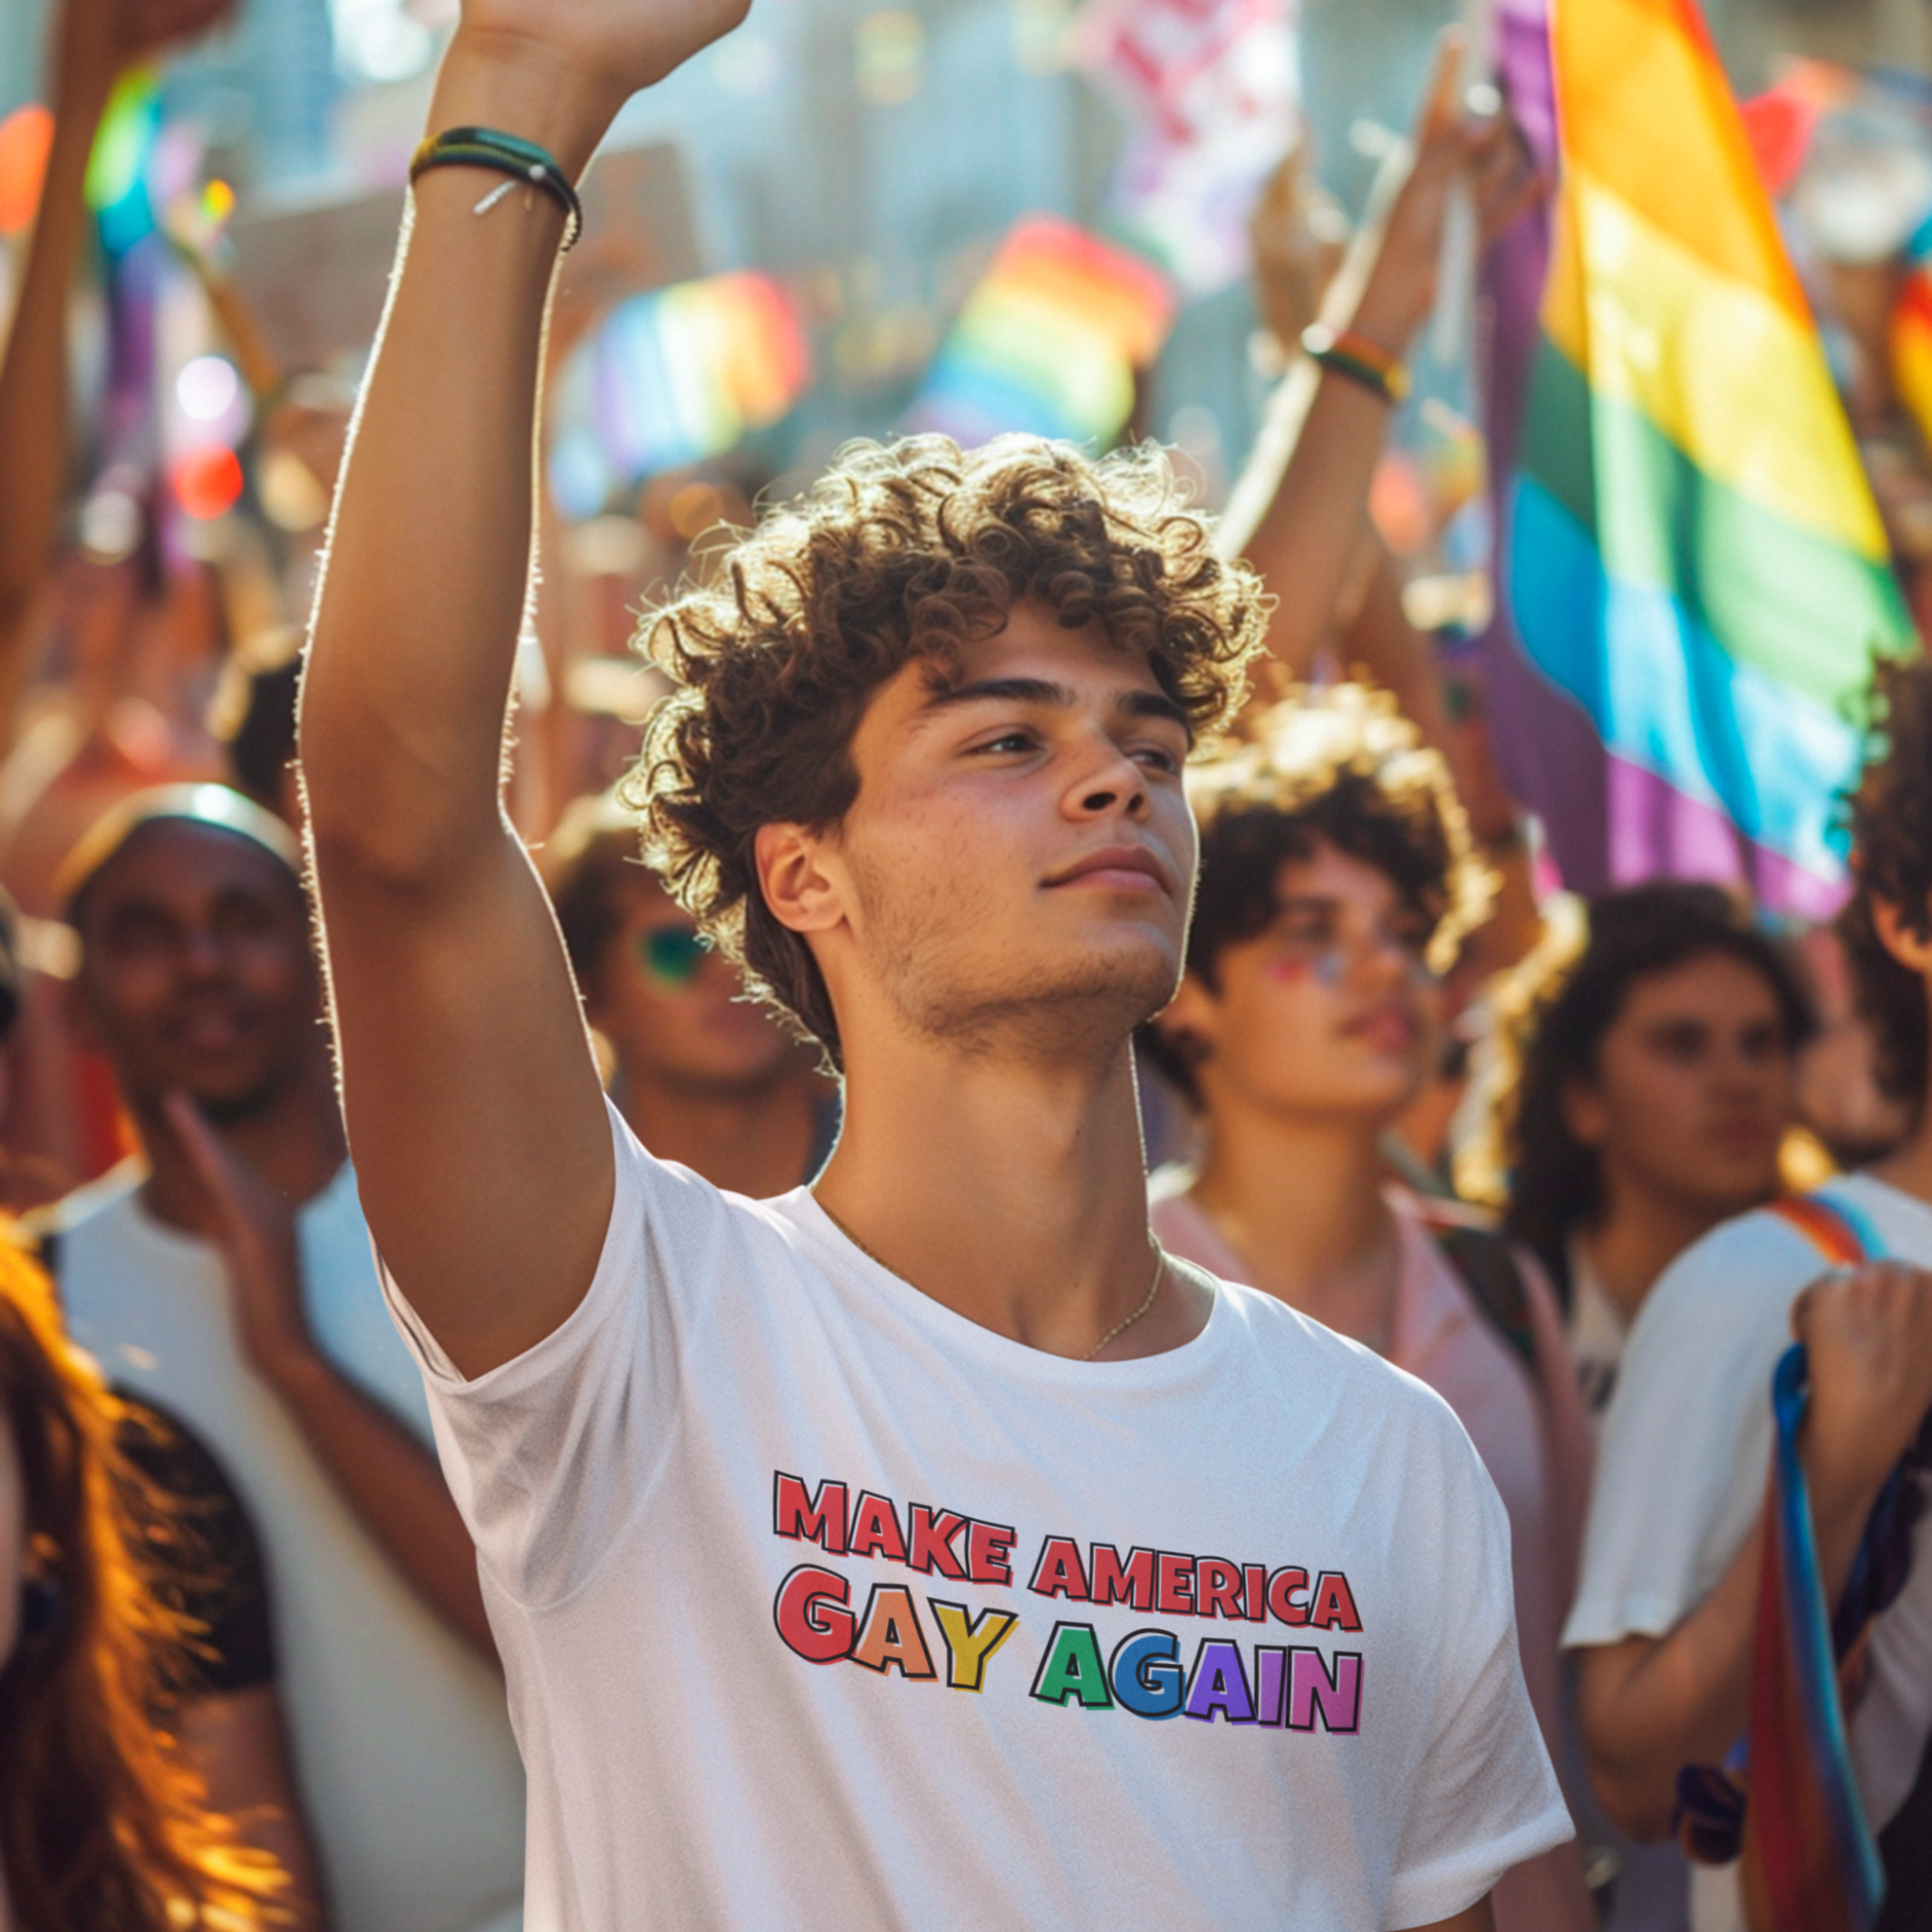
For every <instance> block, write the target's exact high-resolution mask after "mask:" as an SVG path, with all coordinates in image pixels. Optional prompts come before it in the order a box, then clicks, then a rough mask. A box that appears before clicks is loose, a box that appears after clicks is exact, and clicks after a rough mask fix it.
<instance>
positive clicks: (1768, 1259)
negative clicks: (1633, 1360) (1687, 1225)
mask: <svg viewBox="0 0 1932 1932" xmlns="http://www.w3.org/2000/svg"><path fill="white" fill-rule="evenodd" d="M1831 1265H1832V1264H1831V1261H1830V1259H1829V1258H1828V1257H1827V1256H1826V1255H1824V1254H1823V1253H1822V1252H1820V1250H1819V1249H1818V1247H1817V1246H1816V1245H1815V1244H1814V1243H1813V1242H1812V1241H1811V1240H1809V1239H1808V1238H1807V1237H1806V1236H1805V1235H1804V1234H1803V1233H1801V1232H1800V1231H1799V1229H1798V1228H1796V1227H1794V1226H1793V1225H1792V1223H1791V1222H1790V1221H1788V1220H1786V1219H1785V1218H1784V1216H1783V1215H1781V1214H1778V1213H1775V1212H1773V1211H1772V1210H1771V1209H1770V1208H1768V1207H1759V1208H1754V1209H1752V1210H1751V1212H1749V1213H1748V1214H1739V1215H1737V1216H1736V1217H1735V1218H1734V1219H1732V1220H1728V1221H1725V1222H1723V1223H1722V1224H1721V1225H1719V1226H1718V1227H1715V1228H1713V1229H1712V1230H1711V1232H1710V1233H1709V1234H1707V1235H1705V1236H1704V1237H1703V1238H1702V1239H1701V1240H1698V1241H1695V1242H1693V1243H1692V1244H1691V1246H1690V1247H1688V1248H1686V1249H1685V1250H1684V1252H1683V1253H1682V1254H1681V1255H1679V1256H1678V1257H1677V1259H1676V1260H1675V1261H1673V1262H1672V1263H1671V1265H1670V1266H1669V1267H1668V1268H1666V1269H1665V1270H1664V1272H1663V1274H1662V1275H1661V1276H1659V1278H1658V1280H1657V1285H1656V1286H1655V1287H1654V1288H1653V1289H1652V1290H1651V1291H1650V1293H1649V1295H1648V1296H1647V1297H1646V1298H1645V1299H1644V1304H1643V1307H1642V1308H1641V1309H1640V1310H1639V1311H1638V1314H1637V1319H1636V1322H1635V1324H1634V1326H1633V1327H1632V1329H1631V1334H1630V1341H1631V1347H1632V1349H1633V1350H1634V1349H1636V1348H1637V1347H1638V1346H1639V1344H1640V1343H1645V1342H1647V1343H1648V1345H1650V1346H1655V1345H1656V1344H1657V1343H1658V1342H1659V1341H1661V1340H1662V1339H1664V1338H1666V1337H1671V1338H1676V1337H1679V1336H1682V1337H1684V1338H1685V1339H1687V1340H1688V1339H1691V1338H1694V1337H1695V1338H1699V1339H1702V1338H1703V1337H1706V1336H1709V1337H1712V1338H1714V1339H1716V1340H1718V1341H1720V1342H1722V1341H1723V1340H1724V1338H1725V1337H1732V1336H1735V1337H1742V1336H1744V1335H1747V1334H1750V1333H1752V1332H1754V1331H1755V1330H1757V1329H1759V1328H1764V1327H1770V1328H1775V1329H1776V1330H1778V1332H1780V1333H1782V1330H1783V1323H1784V1317H1785V1314H1786V1312H1787V1311H1788V1310H1789V1308H1790V1306H1791V1303H1792V1301H1793V1300H1794V1299H1795V1298H1796V1296H1797V1294H1798V1291H1799V1290H1800V1289H1802V1288H1803V1287H1804V1286H1805V1284H1806V1283H1807V1282H1811V1281H1814V1280H1816V1279H1817V1277H1818V1276H1820V1275H1822V1274H1823V1273H1824V1272H1825V1271H1826V1269H1828V1268H1829V1267H1830V1266H1831Z"/></svg>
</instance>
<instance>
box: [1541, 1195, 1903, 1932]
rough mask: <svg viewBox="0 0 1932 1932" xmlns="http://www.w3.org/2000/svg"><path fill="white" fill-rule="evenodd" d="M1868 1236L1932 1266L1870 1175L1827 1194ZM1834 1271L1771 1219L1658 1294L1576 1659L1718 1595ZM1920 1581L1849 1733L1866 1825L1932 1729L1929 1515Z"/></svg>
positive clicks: (1622, 1414) (1719, 1904) (1627, 1377)
mask: <svg viewBox="0 0 1932 1932" xmlns="http://www.w3.org/2000/svg"><path fill="white" fill-rule="evenodd" d="M1822 1192H1823V1194H1824V1197H1825V1199H1826V1200H1827V1201H1830V1202H1834V1203H1836V1204H1837V1205H1839V1206H1841V1207H1842V1208H1843V1209H1844V1210H1845V1211H1846V1213H1847V1214H1848V1216H1849V1217H1850V1218H1851V1219H1852V1221H1853V1222H1854V1224H1855V1225H1857V1226H1859V1227H1861V1228H1862V1229H1863V1230H1865V1231H1866V1232H1867V1234H1868V1241H1869V1246H1870V1249H1871V1251H1872V1253H1873V1258H1874V1259H1876V1258H1877V1257H1879V1256H1881V1255H1882V1256H1890V1257H1894V1258H1896V1259H1898V1260H1901V1261H1909V1262H1913V1263H1916V1264H1917V1265H1919V1266H1920V1267H1932V1207H1928V1206H1927V1205H1926V1204H1925V1203H1924V1202H1923V1201H1921V1200H1917V1199H1915V1198H1914V1197H1913V1196H1912V1195H1910V1194H1906V1193H1902V1192H1900V1191H1899V1189H1897V1188H1896V1187H1890V1186H1887V1185H1886V1184H1885V1183H1884V1182H1883V1181H1880V1180H1874V1179H1873V1178H1872V1177H1871V1176H1870V1175H1869V1174H1855V1175H1852V1176H1851V1177H1849V1178H1847V1179H1844V1180H1839V1181H1834V1182H1833V1183H1832V1184H1831V1185H1829V1186H1827V1187H1826V1188H1824V1189H1822ZM1828 1266H1829V1264H1828V1263H1827V1261H1826V1260H1825V1258H1824V1257H1823V1256H1822V1255H1821V1254H1820V1253H1819V1251H1818V1249H1817V1247H1816V1246H1814V1245H1813V1243H1812V1242H1810V1241H1809V1240H1807V1239H1806V1238H1805V1236H1804V1235H1802V1234H1800V1233H1799V1232H1798V1230H1797V1229H1796V1228H1794V1227H1793V1226H1792V1225H1791V1224H1790V1223H1789V1222H1788V1221H1786V1220H1785V1219H1783V1217H1782V1216H1780V1215H1776V1214H1771V1213H1766V1212H1762V1211H1760V1212H1757V1213H1753V1214H1746V1215H1743V1216H1741V1217H1740V1218H1738V1219H1737V1220H1734V1221H1726V1222H1725V1225H1724V1226H1723V1227H1721V1228H1718V1229H1716V1230H1714V1231H1713V1232H1712V1233H1711V1234H1708V1235H1707V1236H1705V1238H1704V1239H1703V1240H1702V1241H1700V1242H1698V1243H1697V1244H1696V1245H1695V1246H1694V1247H1691V1248H1689V1249H1687V1250H1686V1251H1685V1252H1684V1253H1683V1254H1682V1255H1680V1256H1679V1257H1678V1259H1677V1260H1676V1261H1675V1262H1674V1263H1672V1265H1671V1266H1670V1268H1669V1269H1668V1270H1667V1271H1666V1272H1665V1274H1664V1276H1663V1277H1662V1279H1661V1280H1660V1281H1659V1282H1658V1283H1657V1286H1656V1287H1655V1288H1654V1289H1652V1290H1651V1292H1650V1295H1649V1297H1648V1299H1647V1300H1646V1301H1645V1303H1644V1305H1643V1308H1642V1310H1641V1311H1640V1312H1639V1313H1638V1315H1637V1319H1636V1322H1635V1324H1634V1325H1633V1327H1632V1328H1631V1331H1630V1342H1629V1347H1628V1349H1627V1351H1626V1352H1625V1355H1624V1358H1623V1366H1622V1370H1621V1372H1620V1373H1619V1375H1618V1377H1617V1383H1616V1389H1615V1392H1614V1394H1613V1395H1612V1396H1611V1398H1610V1406H1609V1410H1608V1413H1607V1414H1606V1415H1605V1417H1604V1420H1603V1436H1602V1441H1601V1444H1600V1446H1599V1448H1598V1449H1597V1460H1596V1486H1595V1489H1594V1492H1593V1493H1592V1495H1591V1498H1590V1509H1589V1527H1588V1531H1587V1536H1586V1539H1585V1545H1584V1567H1583V1583H1582V1586H1581V1587H1580V1589H1579V1591H1578V1595H1577V1601H1576V1604H1575V1606H1574V1607H1573V1608H1572V1610H1571V1612H1570V1620H1569V1622H1568V1623H1567V1624H1566V1625H1565V1627H1564V1633H1563V1640H1564V1642H1565V1644H1566V1645H1568V1646H1572V1647H1575V1646H1580V1645H1596V1644H1607V1643H1616V1642H1618V1641H1619V1640H1620V1639H1622V1638H1624V1637H1627V1636H1633V1635H1640V1636H1649V1637H1656V1636H1662V1635H1664V1634H1665V1633H1666V1632H1667V1631H1669V1630H1670V1629H1672V1628H1673V1627H1674V1626H1675V1625H1676V1624H1677V1623H1678V1622H1679V1621H1681V1620H1682V1618H1683V1617H1684V1616H1685V1615H1686V1614H1688V1613H1689V1612H1690V1611H1691V1610H1693V1609H1695V1608H1696V1606H1697V1605H1698V1604H1699V1603H1701V1602H1702V1601H1703V1600H1704V1598H1705V1597H1706V1596H1707V1595H1709V1594H1710V1592H1711V1590H1712V1588H1713V1587H1715V1586H1716V1584H1717V1582H1718V1580H1719V1579H1720V1578H1721V1577H1722V1576H1723V1575H1724V1573H1725V1569H1726V1568H1727V1567H1728V1565H1729V1563H1730V1561H1731V1559H1732V1558H1733V1557H1734V1556H1735V1555H1736V1554H1737V1551H1738V1548H1739V1547H1740V1546H1741V1545H1742V1543H1743V1541H1744V1539H1745V1538H1746V1537H1747V1536H1748V1535H1749V1534H1750V1531H1751V1527H1752V1525H1753V1524H1754V1523H1755V1522H1756V1521H1757V1519H1758V1516H1759V1514H1760V1512H1761V1511H1762V1509H1763V1507H1764V1495H1765V1485H1766V1482H1767V1479H1768V1476H1769V1472H1770V1466H1771V1443H1772V1434H1773V1429H1772V1420H1771V1371H1772V1369H1773V1368H1774V1367H1775V1366H1776V1365H1777V1360H1778V1357H1779V1356H1780V1355H1781V1354H1783V1352H1784V1351H1785V1349H1786V1348H1788V1347H1789V1346H1790V1344H1791V1304H1792V1303H1793V1302H1794V1301H1795V1300H1796V1299H1797V1296H1798V1292H1799V1291H1800V1290H1801V1289H1803V1288H1804V1287H1805V1286H1806V1285H1807V1284H1808V1283H1810V1282H1813V1281H1816V1280H1817V1279H1818V1277H1819V1276H1820V1275H1821V1274H1823V1273H1824V1272H1825V1271H1826V1269H1827V1267H1828ZM1913 1556H1914V1562H1913V1566H1912V1574H1911V1580H1910V1582H1909V1583H1908V1584H1907V1585H1906V1587H1905V1591H1904V1594H1903V1595H1902V1596H1900V1597H1899V1599H1898V1601H1897V1602H1895V1603H1894V1604H1893V1605H1892V1606H1891V1608H1890V1609H1888V1610H1887V1611H1886V1612H1885V1613H1884V1614H1883V1615H1882V1616H1881V1617H1879V1618H1878V1619H1877V1621H1876V1623H1875V1624H1874V1625H1873V1628H1872V1637H1871V1664H1870V1674H1869V1678H1868V1680H1867V1683H1866V1687H1865V1690H1864V1693H1863V1698H1862V1699H1861V1701H1860V1704H1859V1707H1858V1710H1857V1711H1856V1712H1855V1713H1854V1714H1853V1720H1852V1727H1851V1746H1852V1759H1853V1764H1854V1767H1855V1769H1856V1770H1857V1773H1858V1777H1859V1784H1860V1788H1861V1790H1862V1791H1863V1796H1864V1802H1865V1811H1866V1815H1867V1817H1868V1819H1869V1821H1870V1824H1871V1827H1872V1829H1873V1830H1874V1831H1876V1830H1878V1829H1879V1828H1880V1827H1882V1826H1883V1825H1884V1823H1885V1822H1886V1821H1887V1820H1888V1819H1889V1818H1890V1817H1891V1815H1892V1814H1893V1813H1894V1812H1895V1811H1896V1810H1897V1809H1898V1807H1899V1806H1900V1805H1901V1804H1902V1803H1903V1802H1904V1799H1905V1796H1906V1794H1907V1792H1909V1791H1910V1789H1911V1787H1912V1780H1913V1778H1914V1776H1915V1775H1916V1774H1917V1771H1918V1767H1919V1760H1920V1757H1921V1754H1922V1753H1923V1751H1924V1748H1925V1740H1926V1736H1927V1733H1928V1731H1929V1730H1932V1512H1928V1514H1926V1515H1924V1516H1922V1517H1921V1518H1920V1520H1919V1524H1918V1528H1917V1530H1916V1532H1915V1535H1914V1543H1913ZM1735 1895H1736V1886H1735V1883H1734V1880H1733V1878H1732V1875H1731V1873H1730V1872H1729V1871H1728V1870H1726V1869H1725V1868H1724V1867H1720V1868H1719V1869H1718V1870H1717V1871H1716V1872H1715V1873H1709V1872H1700V1873H1698V1874H1697V1903H1696V1909H1695V1911H1694V1914H1693V1924H1694V1925H1695V1926H1696V1927H1697V1928H1698V1932H1717V1928H1719V1927H1722V1926H1725V1925H1726V1924H1727V1923H1729V1922H1730V1915H1732V1914H1734V1913H1735V1912H1736V1910H1737V1907H1736V1904H1735Z"/></svg>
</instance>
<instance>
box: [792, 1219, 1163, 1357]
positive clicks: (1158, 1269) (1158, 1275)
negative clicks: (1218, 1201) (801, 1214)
mask: <svg viewBox="0 0 1932 1932" xmlns="http://www.w3.org/2000/svg"><path fill="white" fill-rule="evenodd" d="M812 1199H813V1200H815V1201H817V1202H818V1211H819V1212H820V1213H821V1214H823V1215H824V1216H825V1218H826V1219H827V1220H828V1221H830V1222H831V1223H832V1225H833V1226H834V1227H835V1228H837V1229H838V1231H839V1232H840V1233H841V1234H842V1235H844V1236H845V1238H846V1239H847V1240H848V1241H850V1242H851V1243H852V1245H853V1246H854V1247H855V1248H857V1249H858V1250H859V1252H860V1253H861V1254H862V1255H864V1256H865V1258H866V1259H867V1260H868V1261H869V1262H871V1263H872V1265H873V1266H874V1267H875V1268H884V1269H885V1270H886V1272H887V1274H889V1275H891V1276H893V1277H894V1278H895V1279H896V1280H897V1281H901V1282H904V1281H905V1277H904V1276H903V1275H901V1274H900V1273H899V1272H898V1270H897V1268H893V1267H890V1266H888V1264H887V1263H885V1262H883V1261H881V1260H880V1259H879V1257H878V1256H877V1255H876V1254H874V1253H873V1251H872V1250H871V1249H870V1248H868V1247H867V1246H866V1244H865V1243H864V1242H863V1241H861V1240H860V1239H859V1237H858V1236H857V1235H856V1234H854V1233H853V1232H852V1230H851V1229H850V1228H849V1227H847V1226H846V1224H845V1223H844V1222H843V1221H842V1220H840V1219H839V1217H838V1216H837V1215H836V1214H834V1213H833V1212H832V1210H831V1209H830V1208H829V1207H827V1206H826V1205H825V1202H824V1200H823V1199H822V1198H821V1197H820V1196H819V1194H818V1193H817V1191H816V1190H814V1191H813V1194H812ZM1147 1245H1148V1246H1149V1247H1150V1248H1152V1249H1153V1250H1154V1279H1153V1280H1152V1281H1151V1282H1149V1283H1148V1285H1147V1293H1146V1294H1145V1295H1143V1296H1142V1297H1141V1306H1140V1307H1139V1308H1137V1309H1136V1310H1135V1311H1134V1312H1133V1313H1132V1314H1130V1315H1129V1316H1128V1317H1127V1318H1126V1319H1125V1320H1124V1321H1116V1322H1115V1323H1114V1325H1113V1326H1112V1327H1111V1328H1109V1329H1108V1330H1107V1332H1106V1333H1105V1334H1104V1335H1102V1336H1101V1337H1100V1339H1099V1340H1098V1341H1097V1342H1095V1343H1094V1345H1093V1346H1092V1347H1091V1348H1089V1349H1088V1350H1087V1352H1086V1353H1085V1354H1084V1355H1082V1356H1081V1357H1080V1359H1081V1360H1082V1361H1083V1362H1090V1361H1092V1360H1093V1358H1094V1357H1095V1356H1096V1355H1097V1354H1099V1353H1100V1351H1101V1350H1102V1349H1103V1348H1105V1347H1106V1346H1107V1344H1108V1343H1109V1342H1110V1341H1118V1340H1119V1339H1120V1337H1121V1336H1122V1335H1124V1334H1125V1333H1126V1332H1127V1331H1128V1329H1129V1328H1131V1327H1133V1325H1134V1324H1135V1322H1137V1321H1138V1320H1140V1318H1141V1317H1142V1315H1144V1314H1146V1313H1147V1311H1148V1310H1149V1309H1151V1308H1153V1306H1154V1300H1155V1297H1156V1296H1158V1295H1159V1294H1160V1293H1161V1284H1162V1282H1163V1281H1165V1280H1166V1279H1167V1273H1168V1257H1167V1254H1166V1253H1165V1251H1164V1250H1163V1249H1162V1246H1161V1244H1160V1242H1159V1241H1157V1240H1156V1239H1155V1237H1154V1234H1153V1232H1152V1231H1151V1230H1150V1231H1149V1234H1148V1237H1147ZM905 1285H906V1287H907V1288H914V1284H913V1283H911V1282H905ZM914 1292H915V1293H921V1294H922V1293H923V1292H924V1291H923V1290H918V1289H915V1291H914Z"/></svg>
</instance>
